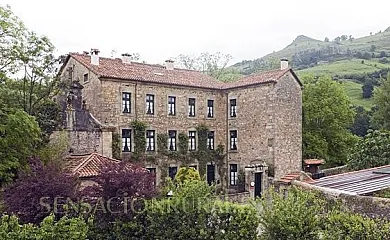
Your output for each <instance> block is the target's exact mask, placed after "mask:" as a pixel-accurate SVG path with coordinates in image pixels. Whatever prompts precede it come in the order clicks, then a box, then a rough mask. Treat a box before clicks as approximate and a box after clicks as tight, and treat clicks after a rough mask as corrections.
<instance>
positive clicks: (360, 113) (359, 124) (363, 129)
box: [351, 106, 370, 137]
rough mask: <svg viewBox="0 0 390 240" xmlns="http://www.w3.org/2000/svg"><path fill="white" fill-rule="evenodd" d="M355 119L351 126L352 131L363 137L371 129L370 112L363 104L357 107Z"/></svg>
mask: <svg viewBox="0 0 390 240" xmlns="http://www.w3.org/2000/svg"><path fill="white" fill-rule="evenodd" d="M355 112H356V115H355V120H354V122H353V125H352V127H351V132H352V133H353V134H355V135H357V136H359V137H363V136H365V135H366V134H367V131H368V129H370V113H369V112H367V111H366V110H365V109H364V108H363V107H362V106H357V107H355Z"/></svg>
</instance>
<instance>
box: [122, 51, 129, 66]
mask: <svg viewBox="0 0 390 240" xmlns="http://www.w3.org/2000/svg"><path fill="white" fill-rule="evenodd" d="M122 63H127V64H130V63H131V54H129V53H123V54H122Z"/></svg>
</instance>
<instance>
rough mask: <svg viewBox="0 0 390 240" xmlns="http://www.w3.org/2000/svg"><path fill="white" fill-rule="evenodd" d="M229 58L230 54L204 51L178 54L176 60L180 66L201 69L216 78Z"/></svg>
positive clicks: (230, 57)
mask: <svg viewBox="0 0 390 240" xmlns="http://www.w3.org/2000/svg"><path fill="white" fill-rule="evenodd" d="M231 59H232V56H231V55H230V54H224V53H220V52H216V53H208V52H205V53H201V54H200V55H199V56H190V55H184V54H180V55H179V56H178V57H177V58H176V61H177V62H178V63H179V65H180V67H183V68H185V69H190V70H197V71H201V72H204V73H206V74H208V75H211V76H213V77H215V78H217V79H218V78H219V77H220V76H221V75H222V73H223V70H224V69H225V68H226V66H227V64H228V63H229V61H230V60H231Z"/></svg>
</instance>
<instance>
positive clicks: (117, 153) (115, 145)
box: [112, 132, 121, 159]
mask: <svg viewBox="0 0 390 240" xmlns="http://www.w3.org/2000/svg"><path fill="white" fill-rule="evenodd" d="M112 157H113V158H114V159H121V138H120V135H119V133H117V132H113V133H112Z"/></svg>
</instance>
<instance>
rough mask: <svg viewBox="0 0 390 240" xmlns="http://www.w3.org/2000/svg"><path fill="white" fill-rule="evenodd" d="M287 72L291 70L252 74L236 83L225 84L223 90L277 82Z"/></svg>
mask: <svg viewBox="0 0 390 240" xmlns="http://www.w3.org/2000/svg"><path fill="white" fill-rule="evenodd" d="M289 71H291V68H287V69H285V70H280V69H277V70H272V71H267V72H261V73H253V74H251V75H248V76H245V77H243V78H240V79H238V80H237V81H234V82H229V83H225V84H224V88H225V89H229V88H237V87H244V86H249V85H256V84H261V83H270V82H277V81H278V80H279V78H281V77H282V76H283V75H284V74H286V73H287V72H289Z"/></svg>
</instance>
